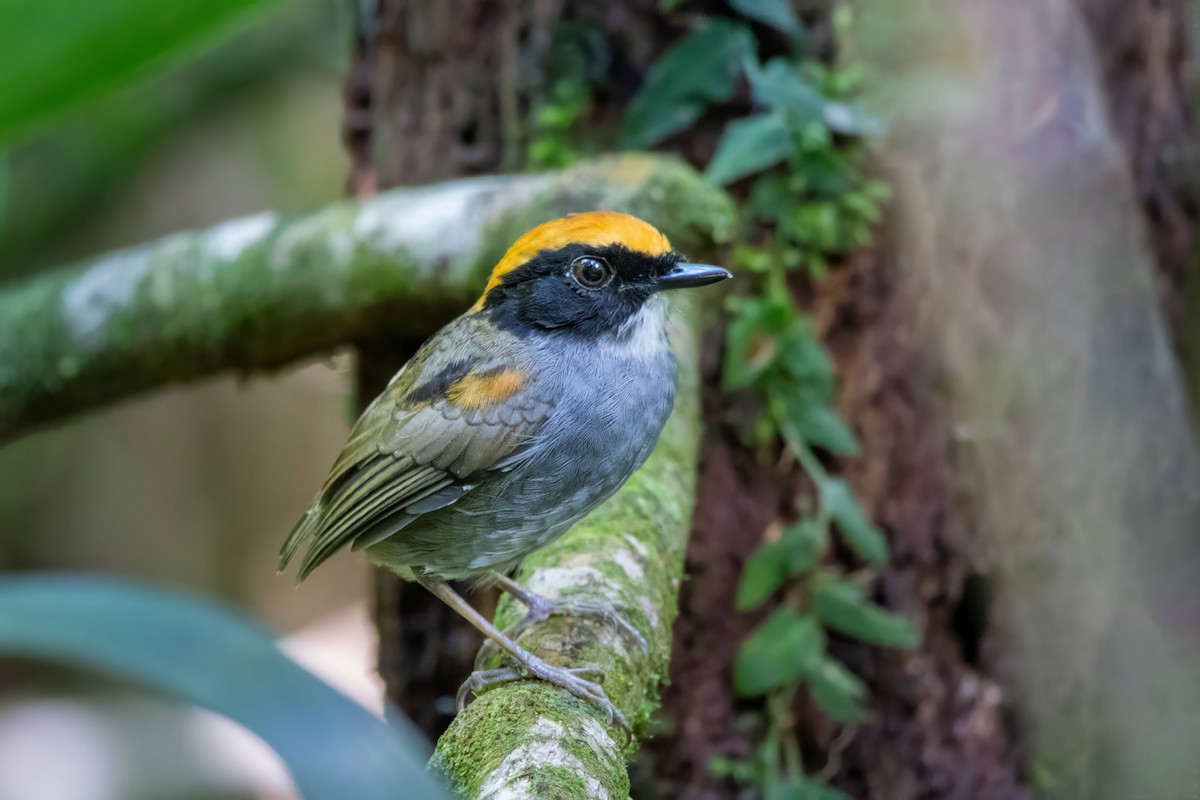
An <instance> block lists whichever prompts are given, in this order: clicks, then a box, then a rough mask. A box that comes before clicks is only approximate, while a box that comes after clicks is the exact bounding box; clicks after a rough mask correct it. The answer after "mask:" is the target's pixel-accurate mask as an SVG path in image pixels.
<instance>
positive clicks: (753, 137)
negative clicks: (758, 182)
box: [707, 114, 792, 185]
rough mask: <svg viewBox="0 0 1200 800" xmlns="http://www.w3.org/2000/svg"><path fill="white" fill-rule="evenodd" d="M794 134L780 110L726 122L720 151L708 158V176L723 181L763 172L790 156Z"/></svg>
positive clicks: (728, 181)
mask: <svg viewBox="0 0 1200 800" xmlns="http://www.w3.org/2000/svg"><path fill="white" fill-rule="evenodd" d="M791 150H792V135H791V132H790V131H789V130H788V127H787V123H786V122H785V121H784V119H783V117H781V116H780V115H778V114H760V115H759V116H756V117H745V118H743V119H738V120H734V121H733V122H731V123H729V124H728V125H726V126H725V131H724V132H723V133H722V134H721V140H720V141H719V142H717V152H716V153H714V154H713V157H712V161H710V162H708V169H707V173H708V177H709V178H710V179H711V180H712V181H714V182H715V183H718V184H721V185H724V184H726V183H732V182H733V181H736V180H738V179H739V178H744V177H746V176H747V175H753V174H754V173H756V172H762V171H763V170H764V169H768V168H769V167H773V166H775V165H776V164H778V163H779V162H780V161H783V160H784V159H785V158H787V157H788V153H790V152H791Z"/></svg>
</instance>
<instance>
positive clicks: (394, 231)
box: [0, 156, 731, 441]
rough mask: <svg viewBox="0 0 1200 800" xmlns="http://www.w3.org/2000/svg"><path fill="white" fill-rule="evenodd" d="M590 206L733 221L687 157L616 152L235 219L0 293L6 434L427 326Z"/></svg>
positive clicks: (666, 226)
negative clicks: (524, 242) (519, 172)
mask: <svg viewBox="0 0 1200 800" xmlns="http://www.w3.org/2000/svg"><path fill="white" fill-rule="evenodd" d="M593 208H615V209H620V210H624V211H628V212H630V213H633V214H637V215H639V216H642V217H644V218H646V219H647V220H649V221H650V222H652V223H654V224H656V225H657V226H659V227H660V228H662V229H663V230H664V231H666V232H667V233H668V235H670V236H671V237H672V240H673V241H674V242H675V243H676V245H677V246H678V247H681V248H684V249H687V248H696V247H702V246H704V245H705V244H706V243H707V242H709V241H711V240H712V239H713V237H714V236H716V237H718V238H720V237H722V236H723V235H724V234H725V231H726V229H727V227H728V225H729V222H730V218H731V206H730V205H729V201H728V199H727V198H726V197H725V196H724V195H723V194H722V193H721V192H719V191H718V190H716V189H714V188H713V187H712V186H711V185H710V184H708V183H707V182H706V181H705V180H704V179H703V178H702V177H701V176H699V175H698V174H696V173H695V172H694V171H692V170H691V169H689V168H688V167H686V166H684V165H682V164H680V163H678V162H675V161H670V160H663V159H658V158H651V157H646V156H614V157H610V158H605V159H600V160H597V161H594V162H589V163H586V164H583V165H580V166H578V167H575V168H573V169H570V170H566V171H563V172H558V173H550V174H546V175H535V176H508V177H490V178H477V179H471V180H465V181H456V182H451V183H445V184H439V185H437V186H432V187H428V188H423V189H406V190H397V191H393V192H388V193H386V194H383V195H380V196H379V197H377V198H375V199H373V200H370V201H368V202H365V203H362V204H356V203H341V204H337V205H334V206H331V207H328V208H326V209H324V210H322V211H319V212H317V213H314V214H311V215H308V216H303V217H298V218H293V219H284V218H281V217H278V216H276V215H274V214H262V215H258V216H254V217H248V218H245V219H238V220H234V221H232V222H227V223H224V224H222V225H219V226H217V227H215V228H213V229H210V230H207V231H201V232H196V233H186V234H179V235H175V236H171V237H168V238H166V239H163V240H160V241H157V242H153V243H150V244H147V245H143V246H141V247H137V248H133V249H130V250H125V251H120V252H117V253H113V254H111V255H108V256H106V257H104V258H101V259H98V260H96V261H94V262H91V263H88V264H84V265H81V266H79V267H77V268H75V269H71V270H66V271H63V272H59V273H52V274H49V275H46V276H42V277H39V278H36V279H34V280H31V281H29V282H27V283H25V284H22V285H18V286H16V287H13V288H11V289H9V290H7V291H4V292H0V441H3V440H6V439H11V438H15V437H16V436H18V435H21V434H23V433H26V432H28V431H30V430H33V429H35V428H37V427H41V426H45V425H47V424H49V423H52V422H56V421H59V420H62V419H64V418H67V417H70V416H72V415H74V414H78V413H80V412H82V411H86V410H88V409H91V408H94V407H97V406H101V405H104V404H106V403H110V402H113V401H116V400H119V399H122V398H125V397H129V396H131V395H134V394H137V393H139V392H142V391H145V390H148V389H151V388H154V387H157V386H162V385H165V384H171V383H178V382H184V381H191V380H196V379H198V378H202V377H205V376H207V375H211V374H213V373H216V372H219V371H223V370H227V369H232V370H237V371H240V372H251V371H256V370H266V369H273V368H278V367H280V366H283V365H285V364H288V363H290V362H292V361H295V360H297V359H300V358H303V357H305V356H310V355H312V354H314V353H320V352H325V351H329V350H331V349H332V348H334V347H337V346H338V345H341V344H345V343H348V342H352V341H355V340H358V339H362V338H366V337H368V336H371V335H377V334H389V335H396V336H407V337H411V338H421V337H423V336H425V335H427V334H428V333H429V332H430V331H432V330H433V329H435V328H436V327H437V326H438V325H439V324H441V323H443V322H445V321H446V320H448V319H449V318H450V317H452V316H453V315H454V314H456V313H458V312H459V311H461V310H462V309H463V308H465V307H466V306H467V305H468V304H469V303H470V302H471V300H472V299H473V298H474V296H475V294H477V293H478V292H479V291H480V289H481V288H482V285H483V281H484V276H485V275H486V273H487V272H488V271H489V270H490V268H491V266H492V265H493V264H495V262H496V261H497V260H498V259H499V257H500V255H502V254H503V252H504V249H505V248H506V247H507V246H508V244H509V243H511V242H512V241H513V240H514V239H515V238H516V237H517V236H518V235H519V234H520V233H522V232H523V231H524V230H527V229H528V228H530V227H532V226H533V225H536V224H537V223H539V222H542V221H544V220H546V219H549V218H551V217H554V216H558V215H560V214H563V213H566V212H568V211H582V210H588V209H593Z"/></svg>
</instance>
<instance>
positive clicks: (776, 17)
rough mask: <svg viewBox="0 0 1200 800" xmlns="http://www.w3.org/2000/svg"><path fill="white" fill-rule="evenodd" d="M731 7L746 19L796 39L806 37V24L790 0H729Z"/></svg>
mask: <svg viewBox="0 0 1200 800" xmlns="http://www.w3.org/2000/svg"><path fill="white" fill-rule="evenodd" d="M729 7H730V8H732V9H733V10H734V11H736V12H737V13H739V14H741V15H742V16H743V17H745V18H746V19H750V20H754V21H755V22H761V23H762V24H763V25H766V26H768V27H770V28H774V29H775V30H777V31H782V32H783V33H786V34H787V35H789V36H791V37H792V38H794V39H802V38H803V37H804V26H803V25H801V24H800V18H799V17H797V16H796V12H795V11H794V10H792V4H791V2H789V0H729Z"/></svg>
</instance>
